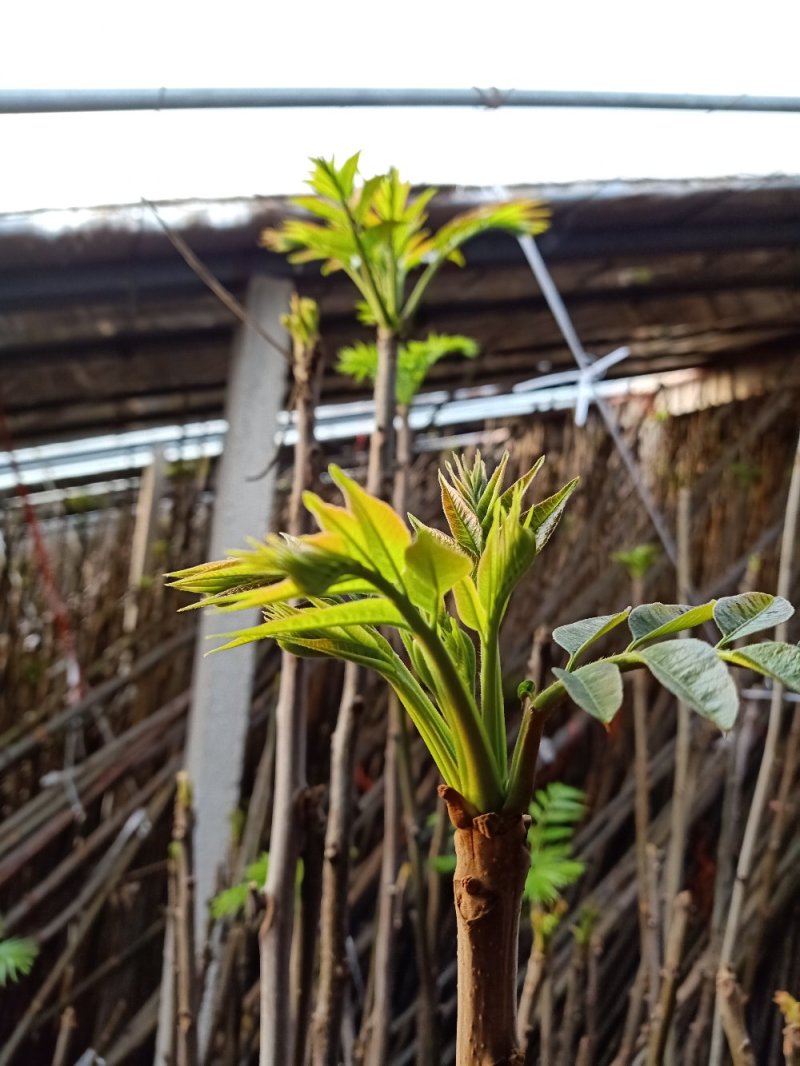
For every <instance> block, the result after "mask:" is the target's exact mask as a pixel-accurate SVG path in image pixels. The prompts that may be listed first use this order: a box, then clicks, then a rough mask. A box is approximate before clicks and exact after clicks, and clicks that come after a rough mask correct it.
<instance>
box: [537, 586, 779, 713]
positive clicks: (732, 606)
mask: <svg viewBox="0 0 800 1066" xmlns="http://www.w3.org/2000/svg"><path fill="white" fill-rule="evenodd" d="M792 614H794V608H793V607H792V605H791V604H790V603H789V602H788V601H787V600H785V599H783V598H782V597H781V596H771V595H769V594H768V593H766V592H746V593H743V594H742V595H739V596H725V597H723V598H721V599H719V600H710V601H709V602H708V603H704V604H701V605H700V606H697V607H690V606H688V605H686V604H675V603H670V604H666V603H648V604H643V605H642V606H639V607H635V608H634V609H633V610H631V609H630V608H626V609H625V610H624V611H620V612H618V613H617V614H613V615H601V616H599V617H596V618H585V619H583V620H582V621H580V622H573V623H572V624H571V625H566V626H560V627H559V628H558V629H556V630H555V631H554V633H553V639H554V640H555V641H556V643H557V644H559V645H560V646H561V647H562V648H564V650H565V651H566V652H568V653H569V659H568V661H567V664H566V667H565V669H563V670H561V669H558V668H556V669H554V671H553V673H554V674H555V675H556V677H557V678H558V683H557V685H555V686H551V690H549V691H551V692H552V693H553V694H554V695H559V694H560V693H559V691H558V685H562V686H563V688H564V689H565V690H566V692H567V694H568V695H569V696H570V698H571V699H572V700H573V701H574V702H575V703H577V704H578V706H579V707H582V708H583V710H585V711H587V712H588V713H589V714H591V715H593V716H594V717H595V718H597V719H599V720H600V721H601V722H603V723H604V724H606V725H607V724H608V723H609V722H611V720H612V719H613V717H614V715H615V714H616V713H617V711H618V710H619V708H620V706H621V705H622V676H621V671H623V670H631V669H634V668H636V667H639V666H643V667H646V668H647V669H648V670H649V671H650V672H651V674H652V675H653V676H654V677H655V678H656V680H657V681H659V682H660V683H661V684H662V685H664V687H665V688H667V689H669V691H670V692H672V693H673V694H674V695H675V696H677V697H678V698H679V699H681V700H683V702H684V703H686V704H687V705H688V706H689V707H691V708H692V709H693V710H695V711H697V712H698V714H701V715H702V716H703V717H704V718H708V719H709V720H710V721H712V722H714V724H715V725H717V726H718V727H719V728H720V729H723V730H728V729H730V728H731V727H732V725H733V724H734V722H735V720H736V714H737V710H738V697H737V693H736V687H735V685H734V683H733V680H732V678H731V676H730V674H729V673H728V670H727V666H729V665H730V666H740V667H742V668H744V669H747V670H754V671H755V672H756V673H759V674H763V675H764V676H766V677H770V678H772V679H773V680H774V681H778V682H780V683H781V684H783V685H785V686H786V687H787V688H791V689H794V690H795V691H798V690H800V648H798V647H797V646H796V645H793V644H783V643H780V642H778V641H774V640H766V641H762V642H760V643H757V644H748V645H745V646H744V647H737V648H735V649H734V648H733V647H732V645H733V644H734V643H737V642H739V641H741V640H743V639H744V638H745V637H749V636H752V635H753V634H754V633H758V632H761V631H763V630H765V629H770V628H772V627H774V626H776V625H779V624H780V623H781V622H785V621H786V620H787V619H788V618H790V617H791V616H792ZM712 621H713V622H714V623H715V624H716V626H717V628H718V630H719V632H720V634H721V637H720V639H719V641H718V642H717V644H716V645H714V646H712V645H710V644H707V643H705V642H704V641H702V640H698V639H697V638H696V637H689V638H687V639H685V640H680V641H676V640H671V639H669V638H671V637H673V636H674V635H675V634H676V633H680V632H683V631H685V630H689V629H695V628H696V627H698V626H702V625H705V624H706V623H708V622H712ZM623 622H627V624H628V628H629V630H630V633H631V636H632V638H633V639H632V640H631V641H630V643H629V644H628V646H627V648H625V650H624V651H622V652H620V653H619V654H616V655H610V656H608V657H606V658H604V659H599V660H597V661H596V662H592V663H588V664H587V665H585V666H580V665H578V663H579V660H580V659H581V658H582V657H583V656H584V654H585V653H586V651H587V650H588V649H589V647H590V646H591V645H592V644H593V643H594V642H595V641H597V640H599V639H600V638H601V637H603V636H605V635H606V634H607V633H610V632H611V631H612V630H614V629H616V628H617V627H618V626H620V625H622V623H623ZM542 697H544V700H542ZM537 699H539V701H540V702H546V699H547V696H546V694H545V693H541V694H540V696H539V697H537Z"/></svg>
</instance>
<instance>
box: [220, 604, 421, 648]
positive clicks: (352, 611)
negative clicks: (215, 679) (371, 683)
mask: <svg viewBox="0 0 800 1066" xmlns="http://www.w3.org/2000/svg"><path fill="white" fill-rule="evenodd" d="M362 625H370V626H382V625H391V626H397V627H398V628H402V627H405V626H406V621H405V619H404V618H403V616H402V615H401V614H400V612H399V611H398V609H397V608H396V607H395V605H394V604H393V603H390V602H389V600H386V599H383V598H382V597H380V596H374V597H372V598H370V599H364V600H351V601H349V602H347V603H334V604H332V605H331V606H328V607H305V608H303V609H302V610H297V611H293V612H292V613H290V614H287V615H282V616H280V617H278V618H272V619H270V621H269V622H264V623H263V624H262V625H260V626H252V627H251V628H249V629H241V630H239V631H238V632H236V633H230V634H227V635H228V636H231V637H233V640H230V641H228V643H227V644H224V645H223V646H222V647H221V648H217V649H215V650H216V651H223V650H225V649H227V648H238V647H239V646H240V645H242V644H249V643H251V642H252V641H254V640H264V639H266V638H267V637H272V638H273V639H275V638H279V637H284V636H287V637H290V636H291V635H292V634H298V635H300V634H303V633H305V634H309V635H311V634H314V633H324V632H325V631H326V630H329V629H332V628H339V627H344V628H347V627H348V626H362Z"/></svg>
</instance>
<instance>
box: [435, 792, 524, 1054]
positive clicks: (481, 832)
mask: <svg viewBox="0 0 800 1066" xmlns="http://www.w3.org/2000/svg"><path fill="white" fill-rule="evenodd" d="M439 792H440V795H441V796H442V797H443V798H444V800H445V802H446V803H447V807H448V811H449V813H450V819H451V821H452V822H453V825H454V826H455V827H456V831H455V848H456V871H455V875H454V878H453V887H454V894H455V907H456V925H457V930H458V1028H457V1033H456V1066H521V1063H522V1057H521V1055H520V1052H519V1050H518V1048H517V1043H516V1013H517V940H518V933H519V913H520V906H521V903H522V890H523V888H524V885H525V877H526V875H527V872H528V867H529V865H530V854H529V851H528V848H527V846H526V833H527V820H526V819H525V818H524V817H523V816H522V815H520V814H516V815H500V814H494V813H490V814H479V815H476V816H474V817H470V815H469V814H468V813H467V811H466V805H465V803H464V800H463V798H462V797H461V796H460V795H459V794H458V793H457V792H455V791H454V790H453V789H451V788H447V787H446V786H441V787H440V789H439Z"/></svg>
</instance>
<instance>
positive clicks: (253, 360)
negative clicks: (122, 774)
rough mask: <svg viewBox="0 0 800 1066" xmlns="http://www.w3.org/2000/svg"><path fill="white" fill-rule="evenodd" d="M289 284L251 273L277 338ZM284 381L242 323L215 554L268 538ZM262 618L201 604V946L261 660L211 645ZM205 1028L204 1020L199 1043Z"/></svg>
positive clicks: (162, 1042)
mask: <svg viewBox="0 0 800 1066" xmlns="http://www.w3.org/2000/svg"><path fill="white" fill-rule="evenodd" d="M292 288H293V286H292V283H291V282H290V281H288V280H284V279H278V278H266V277H255V278H253V279H251V282H250V286H249V288H248V293H247V302H246V307H247V311H248V314H249V316H250V317H251V318H252V319H253V320H254V321H256V322H258V323H259V325H260V326H261V327H262V328H263V329H264V330H265V332H266V333H268V334H269V335H270V336H271V337H275V338H276V339H278V340H280V341H283V340H284V338H285V337H286V334H285V333H284V331H283V328H282V326H281V325H280V316H281V315H282V314H284V313H285V312H286V311H288V308H289V297H290V294H291V292H292ZM286 382H287V363H286V360H285V358H284V356H283V355H282V354H281V353H280V352H279V351H278V350H277V349H276V348H275V347H274V346H273V345H271V344H269V343H268V342H267V341H266V340H265V339H264V337H262V336H261V335H260V334H259V333H258V332H257V331H256V330H254V329H253V328H252V327H250V326H242V327H241V328H240V330H239V332H238V334H237V337H236V340H235V342H234V350H233V361H232V364H231V368H230V374H229V378H228V388H227V396H226V404H225V411H226V418H227V421H228V432H227V435H226V438H225V446H224V450H223V454H222V457H221V459H220V464H219V469H218V471H217V494H216V500H215V505H214V514H213V519H212V526H211V542H210V547H209V558H210V559H219V558H223V557H224V556H225V553H226V552H227V551H229V550H231V549H235V548H239V547H244V546H246V538H247V537H248V536H254V537H261V536H263V535H264V534H265V533H266V531H267V530H268V529H269V524H270V518H271V512H272V497H273V490H274V485H275V469H274V468H271V469H270V471H269V473H267V474H266V476H264V477H262V478H260V480H257V481H254V480H251V479H252V478H254V477H257V475H259V474H260V473H262V472H263V470H264V468H265V467H266V466H267V465H268V463H269V462H270V460H271V459H272V456H273V454H274V450H275V435H276V432H277V429H278V414H279V412H280V410H281V405H282V402H283V399H284V393H285V390H286ZM200 561H202V560H198V562H200ZM259 621H260V618H259V615H258V612H257V611H254V612H244V611H243V612H240V613H237V614H235V615H214V614H211V613H205V612H203V614H202V617H201V619H200V624H199V631H198V637H197V645H196V650H195V660H194V670H193V675H192V685H193V696H192V704H191V709H190V712H189V729H188V738H187V745H186V758H185V767H186V770H187V773H188V775H189V779H190V781H191V784H192V791H193V797H194V813H195V842H194V856H195V943H196V947H197V950H198V952H200V951H201V950H202V948H203V945H204V943H205V938H206V930H207V926H208V902H209V900H210V899H211V897H212V896H213V895H214V893H215V891H216V887H217V878H218V872H219V870H220V868H221V867H223V866H224V865H225V863H226V861H227V858H228V853H229V848H230V843H231V815H232V814H233V812H234V810H235V809H236V807H237V805H238V803H239V787H240V780H241V773H242V761H243V756H244V745H245V739H246V735H247V722H248V716H249V711H250V702H251V696H252V685H253V675H254V669H255V659H256V645H255V644H248V645H245V646H244V647H242V648H236V649H234V650H233V651H226V652H224V653H222V654H220V655H211V656H208V657H206V653H207V652H208V651H209V650H210V649H211V648H213V647H214V642H213V640H209V639H208V637H210V636H213V635H214V634H217V633H224V632H226V631H230V630H233V629H244V628H246V627H247V626H252V625H257V624H258V622H259ZM171 956H172V951H171V937H170V936H168V937H167V942H166V944H165V954H164V974H163V978H162V997H161V1004H160V1007H161V1010H160V1017H159V1033H158V1042H157V1054H156V1060H155V1061H156V1062H157V1063H158V1064H159V1066H161V1063H162V1062H163V1061H164V1056H165V1054H167V1053H168V1050H169V1040H170V1033H171V1026H172V1017H171V1014H172V1012H171V1003H170V1002H169V1001H170V1000H171V996H170V995H169V991H168V990H169V989H170V988H171V981H172V958H171ZM203 1013H204V1014H205V1013H207V1011H206V1010H204V1012H203ZM206 1021H207V1019H206ZM203 1028H205V1026H204V1025H203V1024H202V1021H201V1043H202V1042H203V1040H202V1037H203V1035H204V1034H203V1033H202V1029H203Z"/></svg>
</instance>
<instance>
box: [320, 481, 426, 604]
mask: <svg viewBox="0 0 800 1066" xmlns="http://www.w3.org/2000/svg"><path fill="white" fill-rule="evenodd" d="M328 470H329V473H330V475H331V477H332V478H333V480H334V481H335V483H336V484H337V485H338V487H339V488H340V489H341V491H342V492H343V493H344V496H345V498H346V500H347V504H348V507H349V508H350V511H351V512H352V514H353V515H354V516H355V518H356V520H357V522H358V525H359V528H360V530H361V533H362V536H363V540H364V543H365V545H366V547H367V549H368V551H369V554H370V556H371V568H372V569H374V570H377V571H379V572H381V573H383V575H384V577H386V578H387V579H388V580H390V581H392V583H393V584H397V585H398V587H400V588H402V587H403V584H402V573H403V569H404V567H405V551H406V548H407V547H408V545H409V544H410V542H411V534H410V532H409V530H408V526H407V525H406V524H405V522H404V521H403V519H402V518H401V517H400V515H398V514H397V512H396V511H395V510H393V509H392V508H391V507H390V506H389V504H388V503H385V502H384V501H383V500H379V499H377V497H375V496H370V495H369V493H368V492H365V491H364V489H362V488H361V486H360V485H358V484H357V483H356V482H355V481H353V479H352V478H349V477H348V476H347V475H346V474H345V473H344V471H343V470H341V469H340V468H339V467H338V466H336V465H335V464H331V466H330V467H328Z"/></svg>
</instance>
